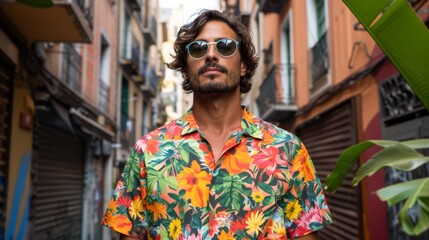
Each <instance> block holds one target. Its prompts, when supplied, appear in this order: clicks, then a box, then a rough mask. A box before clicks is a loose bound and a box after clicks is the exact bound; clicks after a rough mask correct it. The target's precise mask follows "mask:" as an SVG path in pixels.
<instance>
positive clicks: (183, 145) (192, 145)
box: [177, 140, 204, 164]
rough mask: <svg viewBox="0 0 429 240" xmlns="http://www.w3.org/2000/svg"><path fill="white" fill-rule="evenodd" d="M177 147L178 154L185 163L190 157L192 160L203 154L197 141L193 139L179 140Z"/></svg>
mask: <svg viewBox="0 0 429 240" xmlns="http://www.w3.org/2000/svg"><path fill="white" fill-rule="evenodd" d="M177 148H178V149H179V154H180V156H181V157H182V159H183V160H184V161H185V162H186V164H188V163H189V160H190V158H191V157H192V159H191V160H194V159H197V158H198V156H204V153H203V151H201V149H200V145H199V143H198V142H197V141H195V140H188V141H181V142H180V143H179V145H178V146H177ZM191 154H192V155H191Z"/></svg>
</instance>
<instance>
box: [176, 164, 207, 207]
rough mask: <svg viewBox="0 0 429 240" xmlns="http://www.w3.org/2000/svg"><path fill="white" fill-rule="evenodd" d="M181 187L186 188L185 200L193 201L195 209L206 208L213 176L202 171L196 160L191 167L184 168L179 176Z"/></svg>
mask: <svg viewBox="0 0 429 240" xmlns="http://www.w3.org/2000/svg"><path fill="white" fill-rule="evenodd" d="M177 180H178V182H179V186H182V187H183V188H185V190H186V193H185V196H184V197H185V198H186V199H191V204H192V205H193V206H194V207H200V208H202V207H205V206H206V205H207V201H208V198H209V187H208V185H209V184H210V182H211V180H212V176H211V175H209V174H208V173H207V172H205V171H201V166H200V165H199V164H198V162H197V161H196V160H194V161H192V164H191V167H190V168H187V167H184V168H183V170H182V171H181V172H180V173H179V174H177Z"/></svg>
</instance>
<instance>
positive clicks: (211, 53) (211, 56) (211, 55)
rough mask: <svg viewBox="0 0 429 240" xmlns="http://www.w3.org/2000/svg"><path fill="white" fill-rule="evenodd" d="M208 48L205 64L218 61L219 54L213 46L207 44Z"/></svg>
mask: <svg viewBox="0 0 429 240" xmlns="http://www.w3.org/2000/svg"><path fill="white" fill-rule="evenodd" d="M208 47H209V48H208V49H207V54H206V62H207V61H214V60H216V61H217V60H219V53H218V52H217V50H216V46H215V45H214V44H209V46H208Z"/></svg>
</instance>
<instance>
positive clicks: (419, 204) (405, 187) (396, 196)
mask: <svg viewBox="0 0 429 240" xmlns="http://www.w3.org/2000/svg"><path fill="white" fill-rule="evenodd" d="M377 195H378V197H379V198H380V199H381V200H382V201H385V202H387V203H388V205H389V206H392V205H395V204H397V203H399V202H401V201H403V200H406V201H405V203H404V205H403V206H402V209H401V211H400V212H399V220H400V221H401V225H402V228H403V230H404V232H405V233H407V234H408V235H411V236H418V235H420V234H422V233H424V232H425V231H426V230H428V229H429V177H427V178H421V179H417V180H412V181H408V182H403V183H398V184H394V185H391V186H388V187H385V188H382V189H380V190H378V191H377ZM412 208H417V210H418V220H417V222H416V223H413V222H414V221H413V220H412V219H411V218H410V216H409V215H408V210H410V209H412Z"/></svg>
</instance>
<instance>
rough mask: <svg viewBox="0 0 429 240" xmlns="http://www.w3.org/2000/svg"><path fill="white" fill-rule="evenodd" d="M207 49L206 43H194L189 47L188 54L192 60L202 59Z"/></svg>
mask: <svg viewBox="0 0 429 240" xmlns="http://www.w3.org/2000/svg"><path fill="white" fill-rule="evenodd" d="M207 49H208V45H207V43H206V42H194V43H192V44H191V45H190V46H189V54H190V55H191V56H192V57H193V58H201V57H203V56H204V55H205V54H206V52H207Z"/></svg>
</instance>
